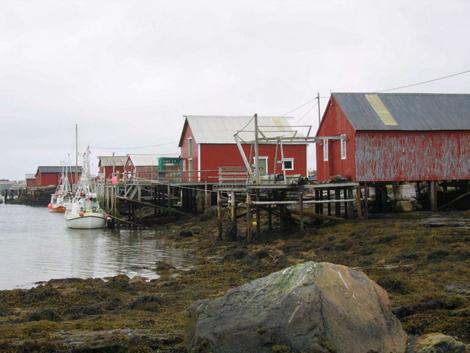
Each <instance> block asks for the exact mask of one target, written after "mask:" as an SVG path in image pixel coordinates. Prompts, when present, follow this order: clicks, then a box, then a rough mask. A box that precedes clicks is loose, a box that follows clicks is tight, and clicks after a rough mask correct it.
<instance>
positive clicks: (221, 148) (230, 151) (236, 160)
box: [179, 115, 307, 183]
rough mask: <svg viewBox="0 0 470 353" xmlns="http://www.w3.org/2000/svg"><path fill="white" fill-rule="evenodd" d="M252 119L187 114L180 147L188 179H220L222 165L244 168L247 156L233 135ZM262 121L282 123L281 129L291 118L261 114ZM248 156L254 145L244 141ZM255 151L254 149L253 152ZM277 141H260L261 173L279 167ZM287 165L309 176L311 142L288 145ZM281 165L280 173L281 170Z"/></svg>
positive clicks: (291, 171)
mask: <svg viewBox="0 0 470 353" xmlns="http://www.w3.org/2000/svg"><path fill="white" fill-rule="evenodd" d="M250 119H251V117H248V116H194V115H188V116H185V122H184V126H183V130H182V133H181V137H180V142H179V147H180V149H181V158H182V164H183V166H182V167H183V175H185V179H186V181H194V182H209V183H214V182H218V180H219V168H221V167H239V168H243V167H244V164H243V160H242V157H241V156H240V152H239V150H238V147H237V145H236V143H235V140H234V137H233V135H234V134H235V133H236V132H237V131H238V130H240V129H242V128H243V127H244V126H245V125H246V124H247V123H248V122H249V120H250ZM258 122H259V125H260V126H262V125H264V126H278V127H279V131H281V130H283V129H284V128H285V126H289V122H288V119H287V118H283V117H263V116H260V117H259V118H258ZM242 148H243V150H244V151H245V154H246V156H250V148H251V145H248V144H243V145H242ZM251 154H252V155H253V153H251ZM275 154H276V144H260V146H259V156H260V157H259V166H260V171H261V174H264V175H271V174H273V173H274V170H275V166H274V164H275ZM283 162H284V163H283V167H284V168H285V170H286V174H287V175H299V176H307V145H306V144H299V143H296V144H289V143H286V144H285V145H284V161H283ZM281 173H282V170H281V166H280V165H279V166H278V167H277V174H281Z"/></svg>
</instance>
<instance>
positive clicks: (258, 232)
mask: <svg viewBox="0 0 470 353" xmlns="http://www.w3.org/2000/svg"><path fill="white" fill-rule="evenodd" d="M256 201H259V191H256ZM255 211H256V234H257V235H260V234H261V217H260V208H259V206H258V205H256V209H255Z"/></svg>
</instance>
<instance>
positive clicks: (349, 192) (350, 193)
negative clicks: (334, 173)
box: [345, 188, 354, 218]
mask: <svg viewBox="0 0 470 353" xmlns="http://www.w3.org/2000/svg"><path fill="white" fill-rule="evenodd" d="M345 191H346V195H345V196H346V197H347V198H348V200H352V199H353V189H352V188H347V189H346V190H345ZM346 207H347V210H348V218H353V214H354V202H353V201H348V202H347V203H346Z"/></svg>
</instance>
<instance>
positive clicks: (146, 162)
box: [126, 154, 158, 180]
mask: <svg viewBox="0 0 470 353" xmlns="http://www.w3.org/2000/svg"><path fill="white" fill-rule="evenodd" d="M126 171H128V172H130V173H131V174H132V175H133V176H134V177H137V178H141V179H147V180H156V179H158V156H157V155H156V154H130V155H129V157H128V159H127V164H126Z"/></svg>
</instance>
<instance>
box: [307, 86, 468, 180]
mask: <svg viewBox="0 0 470 353" xmlns="http://www.w3.org/2000/svg"><path fill="white" fill-rule="evenodd" d="M338 135H342V136H343V137H345V138H344V139H342V140H329V141H327V142H324V143H322V144H317V146H316V159H317V179H318V180H319V181H326V180H329V179H331V178H332V177H334V176H338V175H340V176H344V177H348V178H350V179H351V180H353V181H358V182H372V183H374V182H402V181H443V180H446V181H450V180H470V94H418V93H333V94H332V95H331V97H330V100H329V102H328V105H327V108H326V110H325V113H324V115H323V119H322V121H321V124H320V127H319V129H318V132H317V136H323V137H325V136H332V137H333V136H338Z"/></svg>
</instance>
